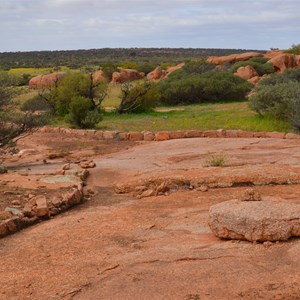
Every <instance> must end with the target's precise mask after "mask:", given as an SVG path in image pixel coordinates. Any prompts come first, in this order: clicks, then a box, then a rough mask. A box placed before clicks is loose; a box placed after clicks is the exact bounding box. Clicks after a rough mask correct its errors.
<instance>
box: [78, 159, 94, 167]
mask: <svg viewBox="0 0 300 300" xmlns="http://www.w3.org/2000/svg"><path fill="white" fill-rule="evenodd" d="M80 167H81V168H82V169H91V168H95V167H96V163H95V162H94V161H92V160H90V161H87V162H81V163H80Z"/></svg>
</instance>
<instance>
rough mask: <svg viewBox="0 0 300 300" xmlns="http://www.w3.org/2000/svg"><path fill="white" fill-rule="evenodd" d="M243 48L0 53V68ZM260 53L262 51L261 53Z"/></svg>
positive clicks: (166, 58) (167, 58) (168, 58)
mask: <svg viewBox="0 0 300 300" xmlns="http://www.w3.org/2000/svg"><path fill="white" fill-rule="evenodd" d="M246 51H254V50H245V49H211V48H208V49H206V48H103V49H90V50H68V51H30V52H2V53H0V69H3V70H8V69H11V68H42V67H43V68H44V67H51V68H55V67H59V66H67V67H69V68H73V69H76V68H81V67H84V66H97V65H99V66H100V65H101V66H103V65H104V66H105V65H108V64H119V63H121V62H124V61H126V60H130V61H133V62H135V63H137V64H141V63H149V62H151V63H156V64H161V63H166V62H172V63H178V62H183V61H185V60H188V59H193V58H205V57H208V56H223V55H229V54H235V53H243V52H246ZM261 52H263V51H261Z"/></svg>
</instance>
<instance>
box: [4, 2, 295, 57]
mask: <svg viewBox="0 0 300 300" xmlns="http://www.w3.org/2000/svg"><path fill="white" fill-rule="evenodd" d="M299 10H300V0H257V1H256V0H0V39H1V43H0V52H9V51H36V50H76V49H98V48H131V47H138V48H139V47H145V48H147V47H154V48H164V47H170V48H230V49H232V48H234V49H257V50H268V49H270V48H280V49H287V48H290V47H291V45H292V44H299V43H300V34H299V32H300V18H299Z"/></svg>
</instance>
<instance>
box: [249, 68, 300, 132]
mask: <svg viewBox="0 0 300 300" xmlns="http://www.w3.org/2000/svg"><path fill="white" fill-rule="evenodd" d="M250 107H251V108H252V109H253V110H255V111H256V112H257V113H258V114H260V115H262V116H263V115H271V116H273V117H275V118H277V119H280V120H285V121H288V122H289V123H290V124H291V125H292V126H294V127H296V128H297V129H299V128H300V69H293V70H285V71H284V72H283V73H282V74H274V75H272V76H270V77H269V78H266V79H263V80H262V81H261V82H260V83H259V84H258V85H257V87H256V90H255V93H254V94H253V95H252V96H251V97H250Z"/></svg>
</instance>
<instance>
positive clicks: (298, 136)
mask: <svg viewBox="0 0 300 300" xmlns="http://www.w3.org/2000/svg"><path fill="white" fill-rule="evenodd" d="M285 138H286V139H296V140H298V139H300V135H299V134H295V133H287V134H286V135H285Z"/></svg>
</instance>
